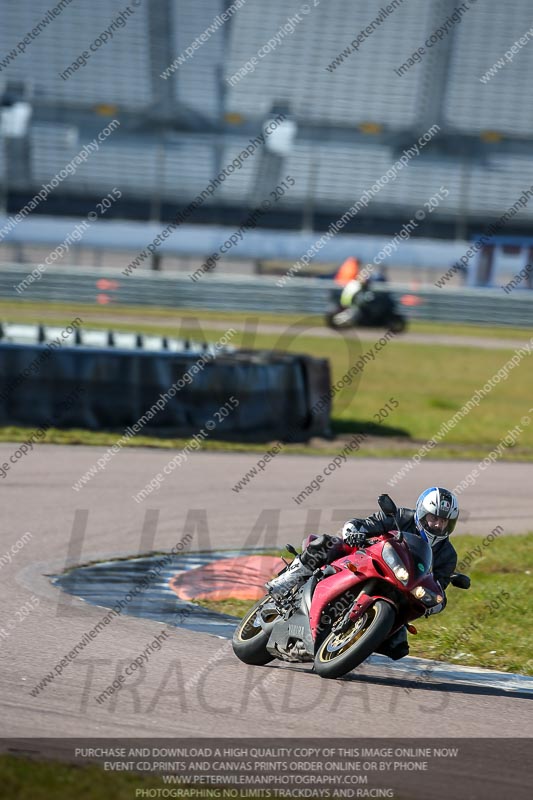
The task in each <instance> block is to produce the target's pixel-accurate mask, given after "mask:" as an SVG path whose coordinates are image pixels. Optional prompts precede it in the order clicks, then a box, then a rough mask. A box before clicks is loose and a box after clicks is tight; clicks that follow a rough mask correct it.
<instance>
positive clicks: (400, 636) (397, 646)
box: [376, 625, 409, 661]
mask: <svg viewBox="0 0 533 800" xmlns="http://www.w3.org/2000/svg"><path fill="white" fill-rule="evenodd" d="M376 653H381V655H383V656H388V657H389V658H392V660H393V661H397V660H398V659H399V658H403V657H404V656H407V655H409V642H408V641H407V628H406V627H405V625H403V626H402V627H401V628H400V629H399V630H397V631H396V633H393V635H392V636H390V637H389V638H388V639H385V641H384V642H383V644H382V645H381V646H380V647H378V648H377V649H376Z"/></svg>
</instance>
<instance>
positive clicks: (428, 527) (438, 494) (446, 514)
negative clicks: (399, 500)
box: [415, 486, 459, 545]
mask: <svg viewBox="0 0 533 800" xmlns="http://www.w3.org/2000/svg"><path fill="white" fill-rule="evenodd" d="M428 515H429V517H430V518H429V519H428ZM458 517H459V505H458V503H457V498H456V496H455V495H454V494H452V493H451V492H449V491H448V489H441V488H439V487H438V486H432V487H431V488H430V489H426V491H425V492H422V494H421V495H420V497H419V498H418V500H417V501H416V510H415V523H416V527H417V528H418V530H419V531H420V534H421V535H422V536H423V537H424V538H426V539H427V540H428V542H429V543H430V544H431V545H433V544H435V542H438V541H441V540H443V539H446V538H447V537H448V536H449V535H450V534H451V533H453V530H454V528H455V525H456V523H457V519H458ZM440 520H446V523H445V524H443V523H442V522H441V521H440Z"/></svg>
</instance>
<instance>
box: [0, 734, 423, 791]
mask: <svg viewBox="0 0 533 800" xmlns="http://www.w3.org/2000/svg"><path fill="white" fill-rule="evenodd" d="M184 741H185V743H187V741H188V740H184ZM117 744H120V740H117ZM230 783H231V777H230V779H229V781H228V784H226V785H224V786H222V785H218V788H219V789H220V796H222V794H223V792H222V789H224V788H231V787H230ZM171 788H172V787H169V785H168V784H164V783H163V781H162V780H160V779H159V778H155V777H153V778H151V777H146V776H145V775H143V774H142V773H133V774H131V773H127V772H116V773H115V772H104V770H103V768H102V767H100V766H97V765H89V766H81V767H78V766H75V765H73V764H61V763H59V762H57V761H37V760H34V759H29V758H26V757H21V756H11V755H0V798H2V800H3V799H4V798H5V800H132V798H134V797H136V790H142V789H144V790H147V789H159V790H163V789H167V790H168V789H171ZM175 788H177V789H179V788H181V789H186V788H187V787H186V786H185V785H180V786H179V787H175ZM189 788H196V790H197V791H199V790H201V789H202V788H203V789H204V790H207V789H210V788H214V787H210V786H209V785H203V787H202V786H200V787H198V785H196V787H189ZM248 790H249V787H246V786H240V787H237V788H236V794H235V797H236V798H240V797H245V796H246V793H247V791H248ZM206 794H207V792H204V796H206ZM163 796H164V795H163V793H162V791H161V797H163ZM270 796H271V797H272V798H273V800H276V797H277V796H278V795H277V793H276V790H275V789H272V790H271V795H270ZM154 797H157V794H154ZM396 797H397V798H398V800H407V796H406V795H405V794H403V793H401V794H400V795H398V794H396Z"/></svg>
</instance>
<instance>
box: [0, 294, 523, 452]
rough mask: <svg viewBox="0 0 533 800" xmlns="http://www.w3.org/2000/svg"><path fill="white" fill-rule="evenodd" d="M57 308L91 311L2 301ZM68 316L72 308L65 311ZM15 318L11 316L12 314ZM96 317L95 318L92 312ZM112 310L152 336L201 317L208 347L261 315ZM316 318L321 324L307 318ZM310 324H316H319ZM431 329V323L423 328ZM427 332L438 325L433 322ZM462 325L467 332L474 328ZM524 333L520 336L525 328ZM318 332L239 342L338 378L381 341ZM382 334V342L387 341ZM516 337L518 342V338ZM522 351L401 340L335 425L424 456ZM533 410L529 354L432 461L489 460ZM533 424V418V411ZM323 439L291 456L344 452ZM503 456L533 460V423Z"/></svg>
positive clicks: (105, 439) (188, 331) (356, 385)
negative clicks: (391, 405)
mask: <svg viewBox="0 0 533 800" xmlns="http://www.w3.org/2000/svg"><path fill="white" fill-rule="evenodd" d="M4 307H5V308H4ZM43 308H44V310H47V311H54V312H55V311H57V313H58V316H57V318H55V319H54V324H64V323H66V322H68V321H69V320H72V319H73V318H74V317H75V316H76V315H78V314H79V316H81V317H83V316H84V307H83V306H74V307H70V306H69V307H68V311H65V307H64V306H62V305H61V304H54V305H50V306H45V307H42V306H39V305H38V304H30V303H28V304H26V303H20V302H19V303H15V304H8V303H0V316H2V315H3V316H4V317H5V318H8V317H9V318H12V319H14V318H15V317H14V314H15V311H17V313H21V309H22V310H23V311H24V312H27V311H28V310H31V313H32V315H33V319H34V320H36V319H38V318H39V310H40V309H41V310H42V309H43ZM60 311H61V312H62V313H61V314H60ZM89 311H90V313H91V315H95V317H97V316H98V315H100V314H101V315H105V314H107V315H109V314H110V313H111V312H110V310H109V309H108V308H107V309H106V308H102V309H95V308H94V306H90V307H89ZM8 312H10V313H8ZM87 313H89V312H87ZM112 314H113V315H114V316H115V317H116V319H117V322H116V323H113V327H114V328H117V329H126V330H127V329H129V330H133V329H135V330H140V331H143V332H146V333H159V334H165V335H174V336H175V335H178V334H179V335H184V336H190V337H192V338H199V330H198V327H197V326H196V323H195V322H194V320H193V318H194V317H195V315H196V314H198V315H199V324H200V326H201V333H202V334H203V336H202V337H201V338H204V336H205V338H206V339H207V340H208V341H216V340H217V339H219V338H220V336H221V335H222V334H223V331H222V330H216V329H213V328H208V325H209V323H210V322H213V321H224V322H225V323H227V324H228V327H229V326H230V325H231V323H232V322H236V321H239V320H243V319H247V318H248V319H249V318H250V317H253V316H254V315H253V314H252V315H249V314H248V315H246V314H240V315H239V314H235V315H227V314H222V313H213V312H194V311H182V310H178V311H174V312H173V311H172V310H168V311H167V310H165V309H150V308H146V309H144V308H143V309H138V308H129V307H115V306H114V307H113V309H112ZM131 314H137V315H141V316H140V317H139V319H141V318H142V322H140V321H139V322H137V321H136V322H131V321H124V317H127V316H128V315H131ZM169 315H170V317H172V315H175V319H176V323H173V322H169V323H168V324H164V325H162V326H161V325H156V324H155V323H156V322H157V320H158V319H159V320H160V318H161V317H166V318H167V319H168V318H169ZM272 319H275V320H276V321H277V322H283V323H284V324H286V325H289V324H291V323H292V322H294V321H295V320H297V319H299V320H302V319H304V318H301V317H300V318H299V317H294V316H292V317H291V316H289V315H283V316H282V317H279V318H278V317H273V315H270V317H266V316H263V315H261V320H262V321H264V322H270V321H272ZM305 319H308V320H309V319H311V320H312V319H313V318H305ZM90 324H91V326H94V327H109V325H110V323H107V322H103V321H102V320H101V319H100V320H99V321H98V320H95V321H94V322H93V321H92V320H91V323H90ZM310 324H313V323H312V322H311V323H310ZM420 325H422V323H420ZM423 326H424V327H425V328H426V329H427V328H428V326H429V323H423ZM433 329H434V330H435V331H437V330H442V329H443V326H442V325H435V326H433ZM464 329H465V326H462V328H461V330H464ZM457 330H458V329H457V328H453V327H450V328H447V329H446V331H447V332H449V333H455V332H457ZM498 330H500V331H503V333H502V334H501V335H505V336H506V337H507V334H509V333H510V331H509V330H508V329H482V328H481V329H480V328H479V327H473V326H472V328H471V332H472V333H473V334H475V335H479V332H480V331H483V332H485V333H488V332H490V335H496V332H497V331H498ZM515 332H516V331H515ZM312 333H313V332H312V329H311V330H309V329H307V330H305V331H304V332H303V333H302V334H301V335H297V336H292V335H289V334H279V333H275V334H255V333H253V331H251V330H249V331H248V333H244V332H238V333H237V335H235V336H234V337H233V339H232V344H234V345H235V346H246V347H255V348H265V349H270V348H275V349H281V350H288V351H292V352H304V353H312V354H313V355H314V356H316V357H322V358H327V359H328V360H329V362H330V365H331V370H332V379H333V381H337V380H340V379H341V378H342V376H343V375H344V374H345V373H346V371H347V370H348V369H349V368H350V367H351V366H352V365H353V364H354V363H355V362H356V361H357V359H358V357H359V355H360V354H361V353H364V352H367V351H369V350H370V349H371V347H372V342H360V341H359V340H358V339H357V338H356V336H354V335H352V334H351V333H350V335H349V336H342V335H341V334H339V335H338V337H335V338H333V339H331V338H320V337H318V336H313V335H312ZM379 335H380V334H379V332H378V333H377V334H376V338H378V337H379ZM520 336H521V338H522V340H524V339H526V338H528V334H527V332H526V331H521V332H520ZM508 338H511V337H508ZM512 350H513V347H512V345H511V346H510V349H509V350H492V349H488V350H487V349H475V348H473V347H467V346H449V345H440V344H431V345H429V344H413V343H408V342H406V341H405V340H403V339H402V337H401V336H398V337H396V338H395V339H393V340H392V341H391V342H389V344H387V346H386V347H385V348H384V349H383V350H381V352H379V353H378V354H377V357H376V358H375V360H374V361H370V362H369V363H367V365H366V366H365V368H364V372H363V374H362V376H361V375H358V376H356V377H355V379H354V381H353V383H352V384H351V385H350V386H348V387H343V388H342V389H341V390H340V391H338V392H337V394H336V395H335V397H334V401H333V411H332V429H333V432H334V433H335V434H336V435H337V436H343V437H344V438H346V437H348V436H350V435H352V434H355V433H366V434H369V436H370V437H372V438H371V440H370V441H368V442H367V443H366V444H363V445H362V446H361V448H360V450H359V451H358V452H357V453H355V454H354V457H360V456H383V457H385V456H396V457H398V458H402V459H404V458H409V457H410V456H412V455H414V454H415V453H416V452H417V451H418V449H419V447H420V445H421V444H423V443H424V442H426V441H427V440H428V439H430V438H431V437H433V436H434V435H435V434H436V433H437V431H438V430H439V428H440V426H441V425H442V424H443V423H444V422H446V421H448V420H449V419H450V418H451V417H452V416H453V415H454V414H455V413H456V412H457V411H459V409H460V408H461V407H462V405H463V404H464V403H465V402H466V401H467V400H468V399H469V398H470V397H471V396H472V394H474V392H475V391H476V390H477V389H479V388H481V387H482V386H483V385H484V384H485V382H486V381H487V380H488V378H490V377H491V376H492V375H494V374H495V373H496V372H497V371H498V370H499V369H500V368H501V367H502V366H503V364H504V363H505V362H506V361H507V360H508V359H509V358H510V357H511V355H512ZM390 397H394V398H395V399H396V400H397V401H398V404H399V405H398V408H397V409H395V410H394V411H392V412H391V413H390V414H389V415H388V417H387V418H386V419H384V420H383V421H382V422H381V423H378V420H377V418H376V417H375V416H374V415H375V414H376V413H377V412H378V411H379V409H381V408H383V406H384V405H385V403H386V402H387V401H388V400H389V398H390ZM532 406H533V370H532V369H531V367H530V363H529V357H528V356H526V357H525V358H524V359H523V360H522V362H521V363H520V365H519V366H518V367H516V368H515V369H512V370H511V371H510V373H509V377H508V378H507V380H505V381H502V382H500V384H498V385H497V386H496V387H495V388H494V389H493V390H492V391H491V392H490V393H489V394H488V395H487V396H486V397H485V398H484V399H483V400H482V401H481V403H480V405H479V407H478V408H476V409H474V410H472V411H471V412H470V413H469V414H468V415H467V416H466V417H464V418H463V419H462V420H461V421H460V423H459V424H458V425H456V427H455V428H454V429H453V430H451V431H450V432H449V433H448V434H447V435H446V436H445V437H444V438H443V439H442V441H441V442H440V443H439V444H438V445H437V447H435V449H434V450H433V451H432V455H431V457H432V458H443V459H444V458H465V459H466V458H468V459H479V460H480V459H482V458H484V457H485V456H486V455H487V453H488V452H489V451H490V450H491V449H492V448H493V447H495V446H497V445H498V444H499V443H500V441H501V440H502V439H503V438H504V437H505V436H506V435H507V433H508V431H509V430H511V429H513V428H514V427H515V426H516V425H517V424H519V422H520V418H521V417H522V416H523V415H524V414H525V413H526V412H527V411H528V409H529V408H530V407H532ZM532 419H533V414H532ZM30 432H31V431H30V430H28V429H22V428H14V427H11V428H3V429H0V440H1V441H22V440H24V439H26V438H27V437H28V436H29V434H30ZM119 433H120V432H118V431H117V432H112V431H108V432H97V433H93V432H90V431H80V430H75V431H57V430H54V429H50V430H49V431H48V432H47V435H46V438H45V439H44V441H47V442H54V443H71V444H98V445H102V444H112V443H114V441H115V440H116V438H117V435H118V434H119ZM187 441H188V440H187V439H184V438H162V437H157V436H143V437H141V436H138V437H135V438H134V439H132V440H131V445H128V446H149V447H172V448H179V447H183V446H184V445H185V444H186V443H187ZM318 444H319V443H318V442H314V443H313V446H305V445H289V446H287V447H286V450H285V452H298V453H301V452H304V453H309V454H313V453H322V454H324V455H326V454H332V455H333V454H335V453H337V452H338V451H339V449H341V448H342V441H339V442H338V443H335V442H329V443H324V442H323V443H322V444H321V445H320V446H319V447H318V446H317V445H318ZM201 447H202V449H205V450H229V451H235V450H241V451H256V452H262V451H263V450H264V449H265V445H264V444H258V445H250V444H242V443H238V442H234V443H222V442H217V441H215V440H214V439H212V438H211V439H208V440H206V441H205V442H202V445H201ZM501 458H502V459H503V460H509V461H515V460H522V461H531V460H533V425H530V426H527V427H525V426H524V430H523V433H522V434H521V435H520V438H519V440H518V441H517V442H516V443H515V444H514V445H513V446H510V447H508V448H506V449H505V451H504V453H503V455H502V456H501Z"/></svg>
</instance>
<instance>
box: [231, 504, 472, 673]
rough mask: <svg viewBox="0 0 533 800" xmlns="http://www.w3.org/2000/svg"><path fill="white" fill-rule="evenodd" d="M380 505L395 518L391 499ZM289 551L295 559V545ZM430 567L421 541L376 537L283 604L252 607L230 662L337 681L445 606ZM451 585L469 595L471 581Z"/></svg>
mask: <svg viewBox="0 0 533 800" xmlns="http://www.w3.org/2000/svg"><path fill="white" fill-rule="evenodd" d="M379 505H380V507H381V509H382V511H384V512H385V514H387V515H389V514H391V515H393V516H394V517H396V515H397V508H396V505H395V503H394V501H393V500H392V499H391V498H390V497H389V496H388V495H382V496H381V497H380V498H379ZM287 549H288V550H289V552H292V553H293V554H294V555H296V550H295V549H294V548H293V547H292V546H290V545H287ZM432 562H433V553H432V550H431V547H430V545H429V543H428V542H427V541H426V540H425V539H423V538H422V537H421V536H418V535H416V534H412V533H407V532H402V531H400V530H396V531H390V532H388V533H383V534H381V535H379V536H376V537H373V538H371V539H369V540H368V544H367V545H365V549H364V550H363V549H360V550H355V551H354V552H352V553H351V554H349V555H343V556H341V557H340V558H338V559H337V560H336V561H333V562H332V563H331V564H329V565H327V566H324V567H320V568H319V569H317V570H315V572H314V573H313V575H312V576H311V577H310V578H309V579H308V580H307V581H306V582H305V583H304V585H303V586H300V587H298V588H295V589H293V590H292V591H291V592H290V593H289V594H288V595H287V596H286V597H284V598H283V599H282V600H277V602H274V600H273V599H272V598H271V597H270V595H266V596H265V597H264V598H263V599H262V600H260V601H259V602H258V603H256V604H255V605H254V606H253V608H252V609H250V611H249V612H248V613H247V614H246V615H245V617H244V618H243V619H242V621H241V622H240V624H239V625H238V627H237V629H236V631H235V633H234V635H233V650H234V652H235V655H236V656H237V657H238V658H239V659H240V660H241V661H244V663H245V664H255V665H263V664H267V663H268V662H269V661H272V660H273V659H275V658H278V659H280V660H281V661H292V662H295V661H296V662H305V661H308V662H309V661H312V662H314V668H315V671H316V672H317V673H318V674H319V675H321V676H322V677H323V678H339V677H340V676H341V675H345V674H346V673H347V672H350V671H351V670H353V669H355V667H357V666H359V664H361V663H362V662H363V661H364V660H365V659H366V658H368V656H369V655H370V654H371V653H373V652H375V651H376V650H377V649H378V648H379V647H380V646H381V645H383V644H384V643H385V642H386V640H387V639H388V638H389V637H390V636H393V635H394V634H395V633H396V632H397V631H398V630H399V629H400V628H401V627H402V626H403V625H405V626H406V627H407V629H408V630H409V632H410V633H416V632H417V631H416V628H415V627H414V626H413V625H412V624H411V622H412V621H413V620H415V619H417V618H419V617H423V616H424V614H425V612H426V611H427V610H428V609H429V608H431V607H432V606H435V605H437V604H438V603H441V602H442V600H443V595H442V589H441V587H440V586H439V584H438V583H437V582H436V581H435V579H434V578H433V576H432V574H431V568H432ZM283 571H284V570H282V572H283ZM280 574H281V573H280ZM451 583H452V584H453V585H454V586H457V587H458V588H462V589H467V588H468V587H469V585H470V579H469V578H468V576H466V575H462V574H460V573H454V575H452V578H451Z"/></svg>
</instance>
